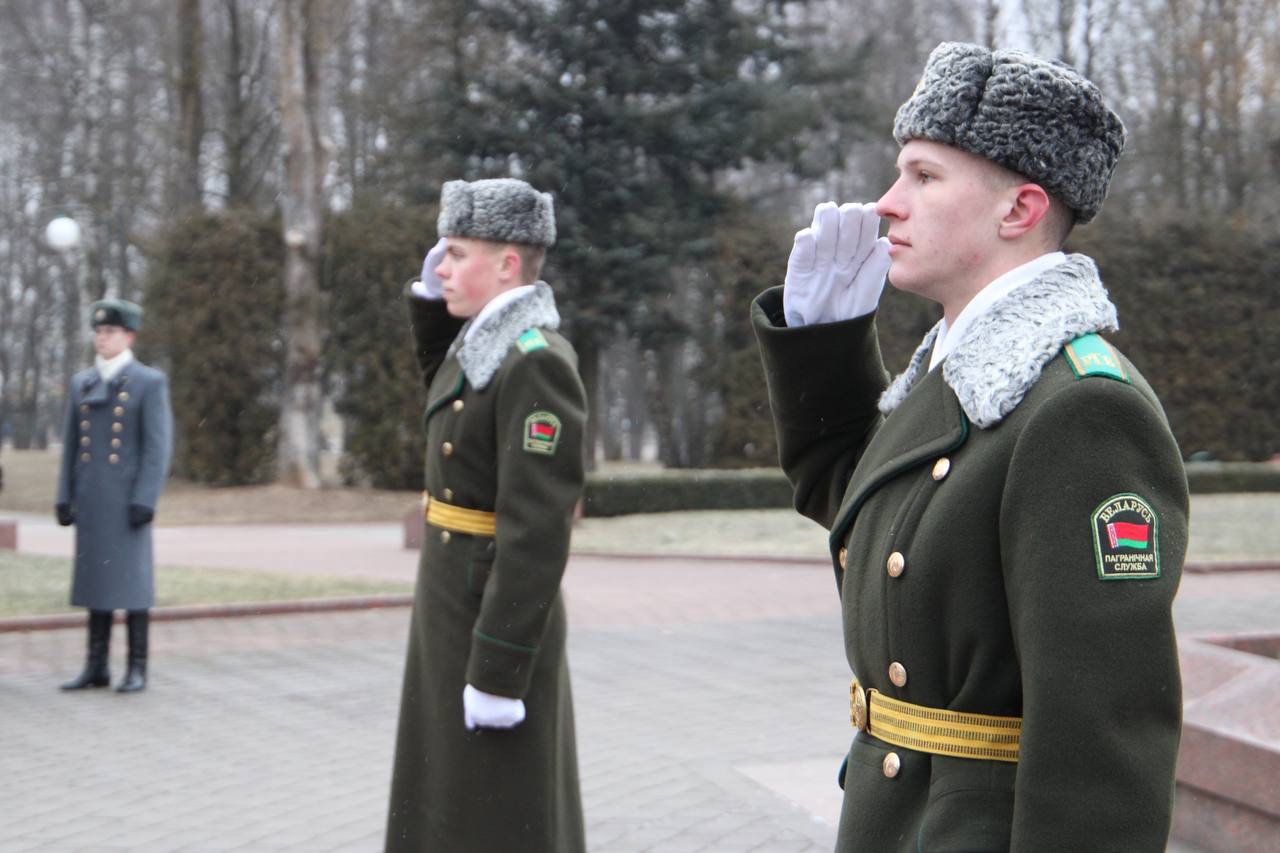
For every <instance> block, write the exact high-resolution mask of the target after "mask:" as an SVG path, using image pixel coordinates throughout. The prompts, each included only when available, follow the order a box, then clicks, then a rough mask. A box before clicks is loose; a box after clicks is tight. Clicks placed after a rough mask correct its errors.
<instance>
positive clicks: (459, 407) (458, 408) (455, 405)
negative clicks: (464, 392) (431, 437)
mask: <svg viewBox="0 0 1280 853" xmlns="http://www.w3.org/2000/svg"><path fill="white" fill-rule="evenodd" d="M464 406H466V404H465V403H463V402H462V401H461V400H454V401H453V410H454V411H455V412H461V411H462V409H463V407H464Z"/></svg>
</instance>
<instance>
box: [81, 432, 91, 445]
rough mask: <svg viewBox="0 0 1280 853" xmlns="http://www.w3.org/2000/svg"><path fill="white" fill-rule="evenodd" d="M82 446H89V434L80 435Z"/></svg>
mask: <svg viewBox="0 0 1280 853" xmlns="http://www.w3.org/2000/svg"><path fill="white" fill-rule="evenodd" d="M80 446H81V447H88V446H89V436H87V435H82V436H80Z"/></svg>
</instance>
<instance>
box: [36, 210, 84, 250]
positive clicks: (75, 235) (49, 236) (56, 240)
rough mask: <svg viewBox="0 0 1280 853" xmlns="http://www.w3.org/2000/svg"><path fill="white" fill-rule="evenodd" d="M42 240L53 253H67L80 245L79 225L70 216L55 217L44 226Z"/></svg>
mask: <svg viewBox="0 0 1280 853" xmlns="http://www.w3.org/2000/svg"><path fill="white" fill-rule="evenodd" d="M44 239H45V241H46V242H47V243H48V244H49V248H51V249H53V250H54V251H55V252H69V251H71V250H72V249H74V248H76V247H77V246H79V245H80V223H78V222H76V221H75V220H74V219H72V218H71V217H70V216H55V217H54V218H53V219H51V220H49V224H48V225H46V226H45V229H44Z"/></svg>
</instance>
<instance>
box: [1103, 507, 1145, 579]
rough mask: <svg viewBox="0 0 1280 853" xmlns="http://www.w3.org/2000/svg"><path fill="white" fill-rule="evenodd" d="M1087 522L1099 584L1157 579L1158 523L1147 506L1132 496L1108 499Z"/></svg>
mask: <svg viewBox="0 0 1280 853" xmlns="http://www.w3.org/2000/svg"><path fill="white" fill-rule="evenodd" d="M1091 522H1092V525H1093V553H1094V555H1095V556H1096V557H1097V558H1098V579H1099V580H1104V581H1118V580H1140V579H1143V578H1158V577H1160V519H1159V518H1157V517H1156V513H1155V510H1153V509H1152V508H1151V504H1149V503H1147V502H1146V501H1145V500H1143V499H1142V498H1140V497H1138V496H1137V495H1134V494H1120V495H1112V496H1111V497H1109V498H1107V499H1106V500H1105V501H1103V502H1102V505H1101V506H1099V507H1098V508H1097V509H1095V510H1094V511H1093V517H1092V519H1091Z"/></svg>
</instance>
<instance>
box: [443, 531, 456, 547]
mask: <svg viewBox="0 0 1280 853" xmlns="http://www.w3.org/2000/svg"><path fill="white" fill-rule="evenodd" d="M452 538H453V536H452V535H450V533H449V531H447V530H441V531H440V541H441V542H443V543H444V544H446V545H448V544H449V540H450V539H452Z"/></svg>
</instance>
